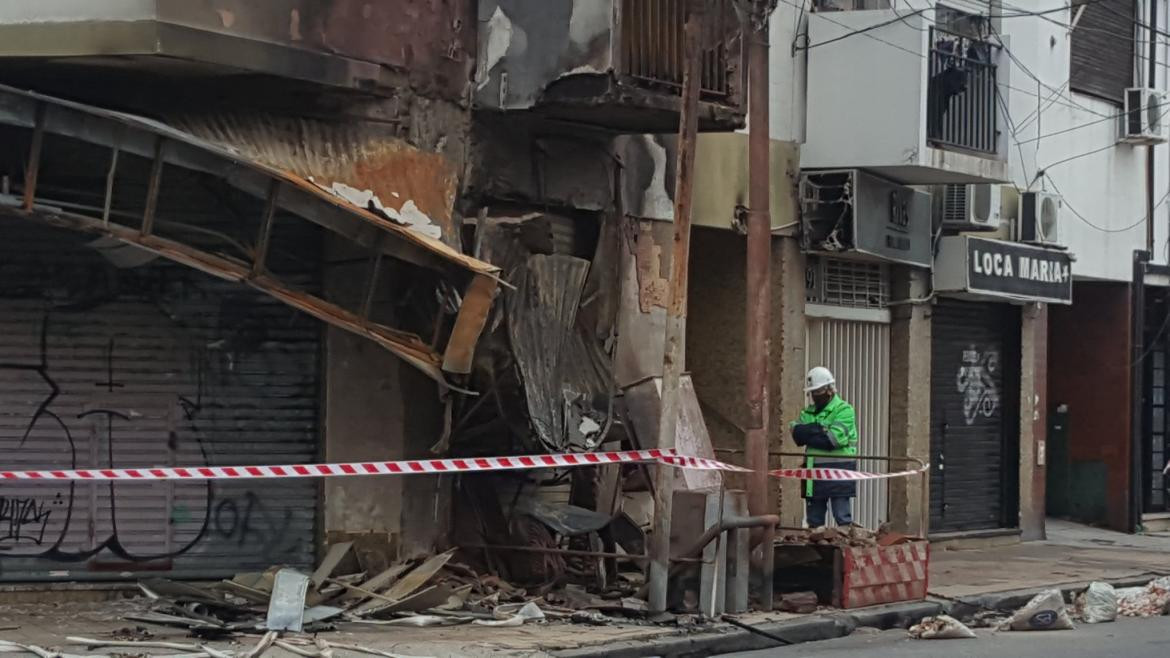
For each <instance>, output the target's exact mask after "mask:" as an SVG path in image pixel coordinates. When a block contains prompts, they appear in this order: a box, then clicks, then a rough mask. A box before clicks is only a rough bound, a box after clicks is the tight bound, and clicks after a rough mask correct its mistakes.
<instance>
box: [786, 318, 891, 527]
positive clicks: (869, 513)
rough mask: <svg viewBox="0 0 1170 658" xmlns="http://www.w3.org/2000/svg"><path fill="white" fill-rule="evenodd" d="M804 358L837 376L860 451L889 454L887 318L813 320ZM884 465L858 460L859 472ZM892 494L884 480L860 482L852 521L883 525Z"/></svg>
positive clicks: (810, 363)
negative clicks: (851, 409)
mask: <svg viewBox="0 0 1170 658" xmlns="http://www.w3.org/2000/svg"><path fill="white" fill-rule="evenodd" d="M826 310H829V309H826ZM830 312H831V311H830ZM857 314H858V315H860V314H859V313H857ZM805 354H807V355H808V364H807V365H808V367H812V366H818V365H821V366H825V367H827V368H828V369H829V370H831V371H832V372H833V375H834V377H835V378H836V379H837V391H838V393H839V394H840V395H841V397H843V398H844V399H845V400H847V401H848V402H849V403H851V404H852V405H853V407H854V409H855V410H856V411H857V434H858V439H859V443H858V452H859V453H860V454H863V455H874V456H882V457H884V456H887V455H889V453H890V414H889V410H890V325H889V323H888V314H887V313H886V312H884V311H883V312H878V313H877V317H875V318H874V320H873V321H866V320H843V319H834V318H825V317H810V318H808V334H807V349H806V350H805ZM806 369H807V368H806ZM886 466H887V464H886V462H883V461H875V460H864V459H863V460H860V461H858V468H860V469H861V470H863V471H869V472H877V473H880V472H883V471H885V469H886ZM888 491H889V486H888V483H887V481H886V480H871V481H868V482H859V483H858V486H857V498H856V499H855V500H854V502H853V519H854V523H856V524H858V525H861V526H864V527H866V528H870V529H873V530H876V529H877V528H878V526H880V525H881V524H882V523H885V521H886V519H887V518H888V512H889V495H888Z"/></svg>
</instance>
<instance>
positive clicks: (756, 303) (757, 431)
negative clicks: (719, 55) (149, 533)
mask: <svg viewBox="0 0 1170 658" xmlns="http://www.w3.org/2000/svg"><path fill="white" fill-rule="evenodd" d="M746 4H748V5H749V6H748V10H747V16H748V21H749V25H750V30H749V33H748V34H747V35H746V37H747V38H746V41H747V43H748V167H749V168H748V205H749V209H748V216H747V354H746V367H747V378H746V379H747V391H746V399H747V405H748V423H747V440H746V446H745V452H746V453H747V454H746V456H747V467H748V468H749V469H751V473H749V474H748V511H749V513H750V514H751V515H752V516H759V515H763V514H769V513H771V511H772V507H773V501H769V500H768V498H769V495H768V492H769V489H770V487H769V482H768V420H769V419H768V406H769V401H768V359H769V355H768V353H769V351H770V349H769V347H770V346H769V340H768V335H769V331H770V330H771V324H772V290H771V281H772V218H771V208H770V205H771V203H770V199H771V184H772V172H771V167H770V161H769V145H770V143H771V128H770V126H769V123H768V19H769V16H770V15H771V13H772V10H773V9H774V8H775V6H776V0H751V2H750V3H746ZM775 534H776V529H775V528H774V527H767V528H765V529H764V532H763V535H762V537H761V538H760V539H761V541H760V546H761V547H762V550H763V555H762V558H763V559H762V560H760V562H759V564H760V565H761V571H762V573H761V574H760V577H761V578H760V583H761V588H760V604H761V607H762V608H763V609H764V610H771V609H772V576H773V572H774V568H773V562H774V559H775V556H774V550H775V549H774V548H773V543H774V541H775Z"/></svg>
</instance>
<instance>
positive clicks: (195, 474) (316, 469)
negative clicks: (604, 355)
mask: <svg viewBox="0 0 1170 658" xmlns="http://www.w3.org/2000/svg"><path fill="white" fill-rule="evenodd" d="M635 463H660V464H668V465H670V466H675V467H677V468H686V469H692V470H703V471H730V472H738V473H746V472H749V470H748V469H746V468H742V467H740V466H734V465H732V464H725V463H723V462H720V461H716V460H714V459H706V458H703V457H690V456H687V455H680V454H678V453H677V452H675V451H674V450H623V451H618V452H583V453H566V454H559V455H525V456H520V457H473V458H464V459H415V460H406V461H380V462H348V463H335V464H285V465H283V466H167V467H157V468H88V469H69V470H38V471H0V482H2V481H12V480H21V481H25V482H41V481H61V480H72V481H88V482H109V481H119V482H147V481H158V480H246V479H276V478H319V477H346V476H355V475H414V474H425V473H475V472H483V471H521V470H533V469H541V468H564V467H569V466H603V465H606V464H635ZM923 470H925V469H922V470H918V471H904V472H901V473H865V472H861V471H847V470H843V469H833V468H811V469H809V468H798V469H781V470H777V471H771V472H770V473H769V474H770V475H771V476H773V477H778V478H799V479H802V480H873V479H879V478H891V477H901V476H904V475H913V474H916V473H921V472H922V471H923Z"/></svg>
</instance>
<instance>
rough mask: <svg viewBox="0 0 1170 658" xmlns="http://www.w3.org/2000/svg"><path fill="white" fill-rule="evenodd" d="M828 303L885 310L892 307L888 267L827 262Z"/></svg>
mask: <svg viewBox="0 0 1170 658" xmlns="http://www.w3.org/2000/svg"><path fill="white" fill-rule="evenodd" d="M822 267H823V268H824V269H823V271H824V275H823V276H824V281H825V283H824V303H826V304H833V305H836V306H851V307H854V308H885V307H886V306H887V305H888V304H889V303H890V286H889V281H888V277H887V276H886V266H885V265H881V264H878V263H864V262H859V261H848V260H836V259H832V258H829V259H825V260H824V261H823V265H822Z"/></svg>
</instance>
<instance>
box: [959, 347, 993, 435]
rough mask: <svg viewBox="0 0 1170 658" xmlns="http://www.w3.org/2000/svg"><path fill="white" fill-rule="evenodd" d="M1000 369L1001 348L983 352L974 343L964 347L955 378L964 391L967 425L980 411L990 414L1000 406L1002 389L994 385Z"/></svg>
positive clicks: (961, 390) (964, 415)
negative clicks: (960, 364)
mask: <svg viewBox="0 0 1170 658" xmlns="http://www.w3.org/2000/svg"><path fill="white" fill-rule="evenodd" d="M998 370H999V352H998V351H996V350H990V349H989V350H985V351H982V352H981V351H980V350H978V349H976V348H975V346H974V345H972V346H971V347H969V348H968V349H965V350H963V364H962V366H960V367H959V374H958V377H956V380H955V381H956V383H957V384H958V388H959V392H960V393H962V394H963V418H964V420H966V421H967V424H968V425H971V424H972V423H974V422H975V420H976V419H977V418H978V417H979V416H980V415H982V416H986V417H988V418H990V417H991V416H992V415H993V414H995V412H996V410H997V409H999V390H998V389H996V387H995V373H996V371H998Z"/></svg>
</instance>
